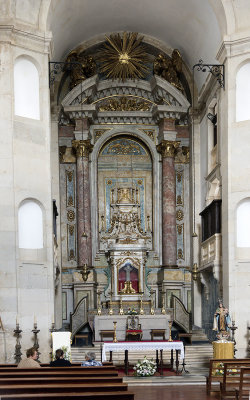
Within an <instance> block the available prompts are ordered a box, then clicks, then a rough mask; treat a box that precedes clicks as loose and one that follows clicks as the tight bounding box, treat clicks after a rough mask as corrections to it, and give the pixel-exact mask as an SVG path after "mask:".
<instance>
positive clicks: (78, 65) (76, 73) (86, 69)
mask: <svg viewBox="0 0 250 400" xmlns="http://www.w3.org/2000/svg"><path fill="white" fill-rule="evenodd" d="M66 62H67V63H72V64H71V65H70V64H68V65H67V64H66V66H65V70H68V71H69V72H70V89H73V87H75V86H77V85H78V84H79V83H81V82H82V81H84V80H85V79H87V78H90V77H91V76H93V75H94V74H95V72H96V63H95V61H94V59H93V57H91V56H83V55H82V54H78V53H77V51H76V50H73V51H71V53H70V54H69V55H68V57H67V59H66ZM74 63H75V64H74Z"/></svg>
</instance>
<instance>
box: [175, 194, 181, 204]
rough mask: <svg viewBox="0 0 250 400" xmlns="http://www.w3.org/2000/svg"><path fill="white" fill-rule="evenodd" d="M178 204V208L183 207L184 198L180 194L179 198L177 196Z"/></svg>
mask: <svg viewBox="0 0 250 400" xmlns="http://www.w3.org/2000/svg"><path fill="white" fill-rule="evenodd" d="M176 203H177V205H178V206H181V205H182V198H181V195H180V194H178V196H177V200H176Z"/></svg>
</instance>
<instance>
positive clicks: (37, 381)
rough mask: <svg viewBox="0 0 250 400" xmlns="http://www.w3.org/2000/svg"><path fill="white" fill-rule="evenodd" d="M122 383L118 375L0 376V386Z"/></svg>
mask: <svg viewBox="0 0 250 400" xmlns="http://www.w3.org/2000/svg"><path fill="white" fill-rule="evenodd" d="M57 382H58V383H60V382H62V383H64V382H65V383H71V384H75V383H93V384H96V383H122V382H123V379H122V377H120V376H94V377H93V376H87V377H86V376H66V375H65V376H64V377H61V376H60V377H58V376H54V377H51V376H45V377H34V376H26V377H25V378H16V377H15V376H13V377H12V378H0V387H1V386H2V385H10V384H11V385H20V384H26V383H32V384H33V385H43V384H44V383H45V384H46V383H57Z"/></svg>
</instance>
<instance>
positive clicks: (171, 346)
mask: <svg viewBox="0 0 250 400" xmlns="http://www.w3.org/2000/svg"><path fill="white" fill-rule="evenodd" d="M125 350H134V351H144V350H180V358H181V359H183V358H184V346H183V343H182V342H164V341H162V342H161V341H157V342H156V341H153V342H118V343H109V342H108V343H104V344H103V347H102V361H106V360H107V359H106V351H115V352H117V351H125Z"/></svg>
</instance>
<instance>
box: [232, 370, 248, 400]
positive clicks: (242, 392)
mask: <svg viewBox="0 0 250 400" xmlns="http://www.w3.org/2000/svg"><path fill="white" fill-rule="evenodd" d="M249 393H250V367H241V371H240V384H239V389H236V393H235V398H236V400H245V399H247V400H248V399H249Z"/></svg>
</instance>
